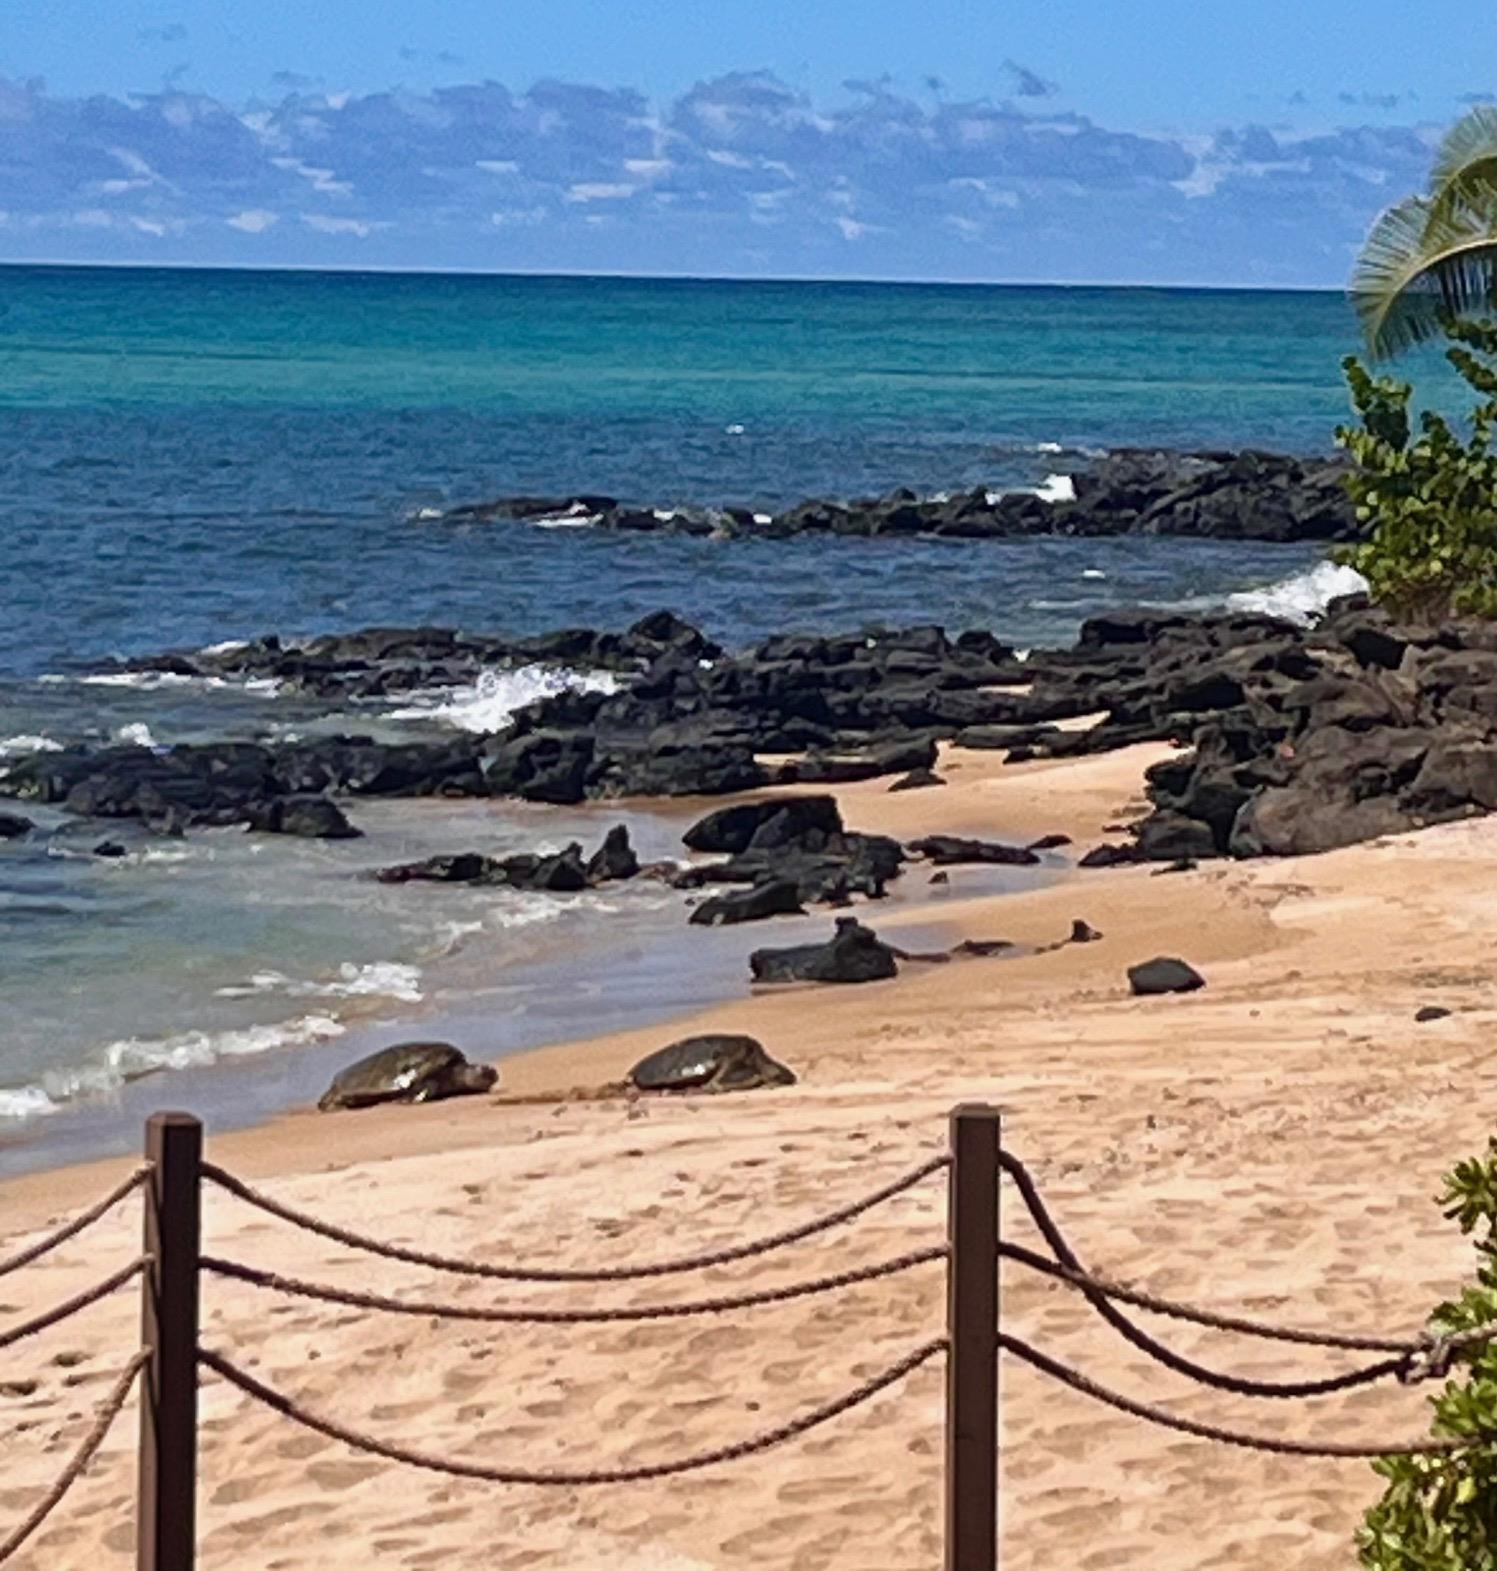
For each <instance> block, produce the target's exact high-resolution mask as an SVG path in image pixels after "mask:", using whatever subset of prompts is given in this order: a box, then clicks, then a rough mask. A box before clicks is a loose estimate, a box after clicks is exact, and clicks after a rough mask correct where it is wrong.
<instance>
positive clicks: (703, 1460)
mask: <svg viewBox="0 0 1497 1571" xmlns="http://www.w3.org/2000/svg"><path fill="white" fill-rule="evenodd" d="M945 1350H946V1342H945V1339H944V1338H937V1339H936V1340H935V1341H931V1342H926V1343H924V1344H923V1345H922V1346H920V1347H917V1348H916V1349H915V1350H914V1351H913V1352H912V1353H907V1354H906V1355H905V1356H904V1357H903V1358H901V1359H900V1360H899V1362H898V1363H897V1364H891V1365H890V1366H889V1367H888V1368H887V1369H884V1370H882V1371H881V1372H880V1373H879V1374H876V1375H874V1376H873V1377H872V1378H871V1379H868V1380H865V1381H864V1382H863V1383H862V1385H860V1386H858V1387H856V1388H855V1389H854V1390H852V1391H848V1392H846V1393H845V1394H844V1395H842V1396H839V1397H837V1398H836V1399H835V1400H833V1401H830V1402H825V1403H823V1404H822V1405H821V1406H820V1407H816V1408H813V1409H812V1410H811V1411H810V1412H809V1413H804V1414H802V1415H801V1416H800V1417H799V1418H792V1419H790V1420H789V1422H787V1423H784V1424H781V1425H779V1426H778V1427H777V1428H775V1429H770V1430H766V1431H765V1432H764V1433H763V1434H759V1435H754V1436H752V1437H751V1438H750V1439H747V1440H739V1441H736V1442H735V1443H734V1444H732V1445H727V1446H718V1447H716V1448H714V1449H713V1450H711V1451H698V1452H695V1453H693V1454H692V1455H691V1456H685V1457H679V1458H677V1459H676V1460H675V1461H673V1462H648V1463H643V1464H641V1465H639V1466H636V1467H609V1468H590V1469H587V1470H586V1471H581V1472H562V1471H555V1472H540V1471H535V1470H526V1469H521V1468H507V1467H486V1466H484V1465H482V1464H481V1463H478V1462H464V1461H462V1460H460V1459H459V1460H453V1459H451V1458H447V1457H439V1456H431V1455H429V1454H428V1453H426V1452H423V1451H412V1450H410V1449H409V1448H407V1447H405V1446H401V1445H396V1444H394V1443H393V1442H392V1441H388V1440H379V1439H377V1438H375V1437H374V1436H373V1435H362V1434H359V1433H358V1431H356V1430H353V1429H349V1428H348V1427H347V1426H345V1425H343V1424H340V1423H338V1422H337V1421H336V1420H335V1419H331V1418H325V1417H323V1416H322V1415H320V1414H317V1413H312V1412H309V1411H308V1410H307V1409H306V1408H304V1407H302V1406H301V1405H300V1404H299V1403H297V1402H296V1401H295V1400H293V1399H292V1398H291V1397H288V1396H286V1395H285V1394H284V1393H282V1392H279V1391H275V1390H272V1389H271V1387H269V1386H267V1385H262V1384H261V1382H260V1381H258V1380H256V1379H255V1377H254V1376H253V1375H251V1374H247V1373H246V1372H245V1371H244V1370H243V1369H240V1368H239V1367H238V1366H237V1365H236V1364H232V1363H230V1362H229V1360H228V1359H226V1358H224V1357H223V1356H222V1355H221V1354H218V1353H214V1352H212V1351H210V1350H209V1349H207V1348H204V1349H203V1350H201V1351H200V1352H199V1354H198V1358H199V1361H200V1362H201V1363H202V1364H203V1365H204V1366H205V1367H206V1368H208V1369H211V1370H213V1372H214V1373H215V1374H217V1375H221V1376H222V1377H223V1378H224V1379H225V1380H227V1381H228V1382H229V1383H230V1385H234V1386H237V1387H238V1388H239V1389H240V1390H241V1391H242V1392H243V1393H244V1394H245V1395H246V1396H249V1397H252V1398H253V1399H254V1400H255V1401H257V1402H260V1403H262V1404H264V1406H266V1407H268V1408H270V1409H271V1410H272V1411H273V1412H276V1413H279V1414H280V1415H281V1416H282V1417H283V1418H289V1419H291V1420H292V1421H293V1422H294V1423H298V1424H300V1425H302V1427H303V1428H305V1429H310V1430H312V1431H313V1433H314V1434H319V1435H323V1436H326V1438H328V1439H329V1440H338V1441H341V1442H342V1443H343V1444H344V1445H346V1446H351V1447H352V1448H353V1449H354V1450H355V1451H366V1452H368V1453H369V1454H370V1455H371V1456H379V1457H384V1458H385V1460H386V1461H389V1462H403V1463H405V1464H406V1466H408V1467H420V1468H425V1469H426V1470H427V1471H428V1472H432V1473H445V1474H447V1475H448V1477H451V1478H474V1479H478V1480H479V1481H480V1482H482V1483H488V1484H538V1485H545V1486H559V1487H563V1488H568V1489H572V1488H580V1487H582V1486H584V1485H588V1484H637V1483H643V1482H644V1481H646V1480H647V1479H652V1478H672V1477H675V1476H676V1475H677V1474H679V1473H692V1472H696V1471H697V1470H698V1469H700V1468H704V1467H715V1466H717V1464H718V1463H720V1462H736V1461H738V1460H740V1459H741V1458H743V1457H747V1456H754V1455H756V1454H757V1453H759V1452H761V1451H768V1450H771V1449H772V1448H773V1447H775V1446H778V1445H783V1444H784V1443H785V1442H786V1441H787V1440H794V1439H796V1438H797V1437H798V1436H800V1435H803V1434H805V1433H806V1432H807V1431H808V1430H812V1429H815V1428H817V1427H818V1426H820V1425H821V1424H825V1423H827V1422H829V1421H830V1420H831V1419H833V1418H837V1417H839V1416H840V1415H841V1414H843V1413H846V1412H850V1411H851V1410H852V1409H853V1408H855V1407H860V1406H861V1405H862V1404H863V1403H864V1402H867V1401H870V1400H871V1399H872V1398H873V1397H875V1396H877V1395H878V1394H879V1392H881V1391H885V1390H887V1389H888V1388H889V1387H890V1386H892V1385H894V1384H896V1383H897V1382H898V1381H900V1380H903V1379H904V1377H905V1376H906V1375H908V1374H910V1373H911V1372H912V1371H914V1370H916V1369H918V1368H919V1367H920V1366H921V1365H922V1364H924V1363H927V1362H929V1360H930V1359H932V1358H934V1357H935V1356H936V1355H937V1354H938V1353H943V1352H945Z"/></svg>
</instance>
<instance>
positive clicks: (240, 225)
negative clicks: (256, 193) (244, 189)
mask: <svg viewBox="0 0 1497 1571" xmlns="http://www.w3.org/2000/svg"><path fill="white" fill-rule="evenodd" d="M280 221H281V215H280V214H279V213H272V212H271V211H270V209H269V208H265V207H247V208H245V210H244V211H243V212H242V213H236V214H235V215H234V216H233V217H232V218H226V219H225V220H224V222H225V223H226V224H227V225H228V226H229V228H230V229H237V230H239V231H240V233H242V234H246V235H263V234H264V233H265V231H266V230H267V229H271V228H273V227H274V226H275V225H276V224H278V223H280Z"/></svg>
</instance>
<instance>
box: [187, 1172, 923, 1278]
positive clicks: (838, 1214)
mask: <svg viewBox="0 0 1497 1571" xmlns="http://www.w3.org/2000/svg"><path fill="white" fill-rule="evenodd" d="M950 1165H951V1158H950V1157H949V1156H945V1155H943V1156H935V1157H932V1158H931V1159H930V1160H929V1161H928V1162H922V1163H921V1165H920V1166H919V1167H917V1168H915V1169H913V1170H912V1171H911V1172H908V1173H906V1174H905V1175H904V1176H903V1177H902V1178H896V1179H895V1180H893V1182H891V1183H888V1184H885V1185H884V1186H883V1188H881V1189H877V1190H875V1191H874V1192H873V1193H872V1194H870V1195H865V1196H864V1197H863V1198H862V1199H861V1200H854V1201H851V1202H850V1203H849V1204H847V1205H845V1206H842V1207H840V1208H839V1209H838V1210H836V1211H829V1212H827V1213H826V1214H825V1215H823V1216H819V1217H816V1218H815V1219H813V1220H812V1221H810V1222H802V1223H801V1224H800V1225H799V1226H798V1227H791V1228H786V1229H785V1231H784V1232H782V1233H772V1234H770V1236H769V1237H767V1238H760V1239H756V1240H754V1241H753V1242H751V1243H747V1244H733V1245H730V1246H728V1247H727V1248H725V1249H716V1250H709V1251H707V1252H705V1253H703V1254H699V1255H687V1256H685V1257H683V1258H681V1259H679V1260H657V1261H653V1262H651V1263H650V1264H647V1265H638V1266H605V1267H601V1268H599V1269H597V1270H594V1271H583V1270H560V1269H544V1268H535V1267H529V1266H496V1265H488V1264H485V1263H484V1262H482V1261H476V1260H457V1259H453V1258H452V1257H451V1256H448V1255H434V1254H428V1253H426V1252H424V1251H423V1250H419V1249H405V1248H402V1247H401V1246H400V1245H398V1244H387V1243H383V1242H381V1241H380V1240H379V1239H377V1238H370V1237H369V1236H368V1235H367V1234H364V1233H355V1232H352V1231H350V1230H349V1229H348V1228H344V1227H336V1226H334V1224H333V1223H331V1222H324V1221H322V1220H321V1218H319V1217H315V1216H312V1215H310V1214H309V1213H307V1212H305V1211H298V1210H296V1209H295V1208H294V1207H292V1206H289V1205H287V1204H286V1203H285V1202H284V1201H281V1200H275V1199H273V1198H272V1197H271V1196H270V1195H267V1194H264V1193H262V1192H261V1191H260V1190H257V1189H252V1188H251V1187H250V1186H249V1185H248V1184H246V1183H245V1182H244V1181H243V1180H242V1179H238V1178H235V1177H234V1175H233V1174H232V1173H228V1172H225V1171H224V1169H223V1168H221V1167H218V1166H215V1165H214V1164H213V1163H211V1162H205V1163H204V1164H203V1168H202V1173H203V1177H204V1178H206V1179H210V1180H211V1181H212V1182H213V1183H215V1184H217V1185H218V1186H219V1188H221V1189H226V1190H227V1191H228V1192H229V1193H230V1194H231V1195H234V1196H235V1197H236V1198H237V1199H240V1200H243V1201H245V1202H246V1203H247V1204H249V1205H252V1206H255V1207H257V1208H258V1209H259V1210H261V1211H264V1212H266V1213H268V1214H269V1215H270V1216H273V1217H277V1218H278V1219H279V1220H280V1221H282V1222H289V1223H290V1224H291V1225H292V1226H293V1227H299V1228H302V1229H304V1230H305V1231H306V1232H309V1233H316V1234H317V1235H318V1236H319V1237H321V1238H326V1239H328V1240H330V1241H331V1242H332V1243H335V1244H343V1245H345V1246H346V1247H347V1248H349V1249H362V1250H364V1251H365V1252H366V1253H368V1254H372V1255H380V1256H382V1257H383V1258H384V1259H386V1260H399V1261H401V1262H403V1263H404V1264H406V1265H413V1266H425V1267H426V1268H427V1269H429V1270H432V1271H448V1272H451V1273H453V1274H454V1275H457V1276H477V1277H485V1278H487V1279H488V1280H490V1281H497V1282H631V1281H638V1280H640V1279H642V1278H645V1277H656V1276H674V1275H676V1274H677V1273H680V1272H685V1271H703V1270H706V1269H707V1268H709V1267H711V1266H720V1265H728V1264H730V1263H732V1262H733V1261H735V1260H748V1259H751V1258H753V1257H754V1256H755V1255H766V1254H769V1253H770V1252H771V1251H772V1250H776V1249H783V1248H785V1247H786V1245H788V1244H798V1243H800V1242H801V1241H802V1240H803V1239H807V1238H814V1237H815V1236H816V1235H817V1234H818V1233H825V1232H828V1231H829V1230H830V1229H832V1228H834V1227H840V1226H841V1225H842V1224H843V1223H845V1222H851V1221H852V1220H853V1219H854V1218H856V1217H860V1216H862V1215H863V1214H864V1212H867V1211H871V1210H873V1208H874V1207H875V1206H878V1205H882V1204H883V1203H884V1202H885V1201H886V1200H892V1199H893V1198H894V1197H895V1196H896V1195H901V1194H903V1193H904V1192H905V1191H906V1190H907V1189H913V1188H914V1187H915V1185H916V1184H918V1183H920V1182H921V1181H922V1180H923V1179H926V1178H929V1177H930V1175H931V1174H932V1173H938V1172H940V1171H941V1170H942V1169H943V1168H946V1167H949V1166H950Z"/></svg>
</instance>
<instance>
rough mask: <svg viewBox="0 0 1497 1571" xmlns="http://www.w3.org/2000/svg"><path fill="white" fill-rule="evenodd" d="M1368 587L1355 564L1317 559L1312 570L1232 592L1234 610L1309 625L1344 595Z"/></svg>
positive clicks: (1303, 625) (1302, 625)
mask: <svg viewBox="0 0 1497 1571" xmlns="http://www.w3.org/2000/svg"><path fill="white" fill-rule="evenodd" d="M1366 589H1367V580H1366V579H1365V578H1363V577H1362V575H1361V574H1360V573H1359V572H1358V571H1357V570H1356V569H1355V568H1354V567H1342V566H1340V565H1338V564H1337V563H1335V562H1317V563H1316V564H1315V566H1314V567H1312V568H1311V569H1310V570H1309V571H1308V572H1305V573H1296V574H1295V575H1294V576H1293V577H1292V578H1284V579H1280V580H1279V582H1278V583H1276V584H1269V585H1267V586H1266V587H1265V588H1263V589H1245V590H1243V591H1242V592H1241V593H1240V594H1235V595H1228V596H1227V604H1228V605H1229V606H1230V607H1231V608H1232V610H1234V611H1253V612H1258V613H1261V614H1262V615H1265V616H1280V617H1283V618H1284V619H1285V621H1288V622H1297V623H1298V624H1299V625H1300V626H1301V627H1307V626H1309V624H1310V623H1311V622H1313V621H1314V620H1315V619H1316V617H1318V616H1320V615H1321V613H1322V612H1323V611H1324V610H1325V608H1326V607H1327V606H1328V605H1329V604H1330V603H1331V601H1332V600H1335V599H1337V598H1338V597H1339V596H1341V595H1358V594H1362V593H1364V592H1365V591H1366Z"/></svg>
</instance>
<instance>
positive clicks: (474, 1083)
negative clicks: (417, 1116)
mask: <svg viewBox="0 0 1497 1571" xmlns="http://www.w3.org/2000/svg"><path fill="white" fill-rule="evenodd" d="M498 1079H499V1072H498V1071H497V1070H496V1069H493V1068H491V1067H490V1066H489V1065H488V1064H470V1063H469V1062H468V1060H467V1058H466V1057H465V1056H464V1055H463V1054H462V1053H461V1052H460V1051H459V1050H458V1049H457V1048H455V1047H453V1046H452V1044H451V1043H449V1042H399V1043H397V1044H396V1045H395V1046H394V1047H382V1048H380V1049H379V1051H378V1052H375V1053H371V1054H370V1055H369V1056H368V1057H367V1058H361V1059H360V1060H359V1061H358V1062H357V1063H355V1064H350V1065H349V1066H348V1068H347V1069H344V1070H341V1071H340V1072H339V1073H338V1074H337V1075H335V1076H334V1077H333V1083H332V1084H331V1085H330V1086H329V1087H328V1088H327V1090H326V1091H325V1092H324V1093H323V1096H322V1100H321V1101H320V1102H318V1104H317V1106H318V1108H319V1109H321V1111H322V1112H324V1113H327V1112H332V1111H333V1110H334V1109H336V1108H348V1107H373V1106H375V1105H376V1104H377V1103H379V1102H437V1101H441V1100H443V1099H444V1098H446V1097H451V1096H476V1095H481V1094H482V1093H483V1092H485V1091H489V1090H491V1089H492V1088H493V1087H494V1085H495V1084H496V1083H497V1082H498Z"/></svg>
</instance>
